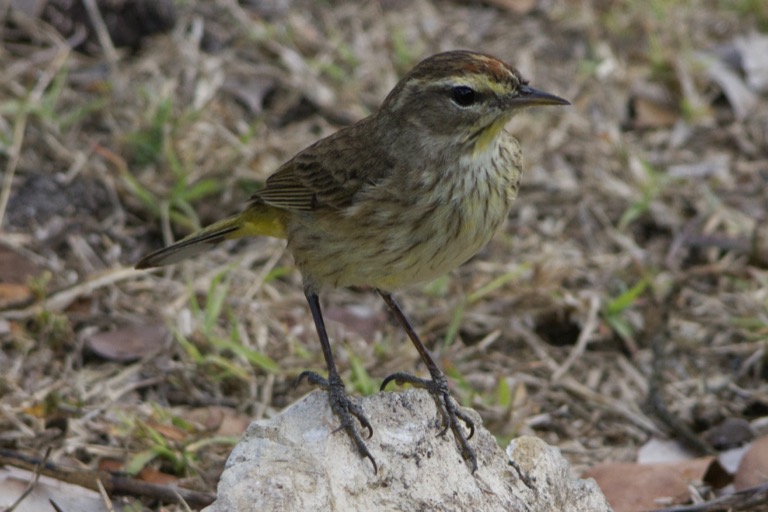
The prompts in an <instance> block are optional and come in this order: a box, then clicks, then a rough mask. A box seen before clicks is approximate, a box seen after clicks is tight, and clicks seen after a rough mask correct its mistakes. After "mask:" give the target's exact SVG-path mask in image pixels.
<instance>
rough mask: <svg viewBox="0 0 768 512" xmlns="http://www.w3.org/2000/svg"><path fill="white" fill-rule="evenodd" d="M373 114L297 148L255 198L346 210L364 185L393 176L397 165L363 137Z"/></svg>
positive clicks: (283, 204) (277, 203) (289, 207)
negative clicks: (310, 143) (313, 142)
mask: <svg viewBox="0 0 768 512" xmlns="http://www.w3.org/2000/svg"><path fill="white" fill-rule="evenodd" d="M371 119H372V118H370V117H369V118H366V119H364V120H362V121H360V122H359V123H358V124H356V125H354V126H351V127H349V128H345V129H342V130H340V131H338V132H336V133H335V134H333V135H331V136H330V137H327V138H325V139H322V140H320V141H318V142H316V143H315V144H313V145H312V146H309V147H308V148H306V149H304V150H303V151H301V152H300V153H298V154H297V155H296V156H295V157H293V158H292V159H291V160H289V161H288V162H286V163H285V164H283V165H282V166H281V167H280V168H279V169H278V170H277V171H276V172H275V173H274V174H272V175H271V176H270V177H269V178H267V181H266V183H265V186H264V188H263V189H262V190H260V191H258V192H257V193H256V194H254V196H253V197H252V199H253V200H254V201H260V202H263V203H266V204H269V205H272V206H275V207H277V208H284V209H287V210H298V211H302V210H304V211H307V210H315V209H318V208H334V209H342V208H345V207H347V206H349V205H351V204H354V201H355V198H356V197H357V196H358V194H359V192H360V191H361V190H362V189H364V188H366V187H369V186H371V185H375V184H376V183H378V182H379V181H380V180H381V179H383V178H384V177H386V176H389V175H390V173H391V171H392V167H393V166H392V165H391V164H390V162H389V159H388V158H386V157H385V156H384V153H383V152H381V151H378V150H377V148H375V146H374V145H373V144H372V143H371V138H370V137H366V136H365V132H366V131H367V130H368V129H369V127H370V122H371ZM350 130H354V131H355V133H351V132H350ZM350 135H352V136H350ZM365 155H367V157H366V156H365Z"/></svg>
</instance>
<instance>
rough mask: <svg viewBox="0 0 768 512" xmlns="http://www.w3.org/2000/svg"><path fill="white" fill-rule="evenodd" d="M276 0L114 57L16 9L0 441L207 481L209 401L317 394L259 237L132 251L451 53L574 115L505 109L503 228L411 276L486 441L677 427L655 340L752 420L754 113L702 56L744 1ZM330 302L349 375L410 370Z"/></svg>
mask: <svg viewBox="0 0 768 512" xmlns="http://www.w3.org/2000/svg"><path fill="white" fill-rule="evenodd" d="M493 3H494V4H496V3H502V2H493ZM524 4H526V2H517V3H516V2H510V3H509V5H519V6H524ZM265 5H266V3H265ZM276 5H277V6H276V7H273V8H267V7H263V8H262V9H263V10H262V11H259V10H257V9H255V8H249V7H244V6H239V5H237V4H236V3H235V2H234V0H216V1H213V2H194V1H187V2H184V3H182V4H181V5H180V6H179V16H180V17H179V22H178V24H177V27H176V29H175V30H174V31H173V33H172V34H170V35H167V36H158V37H155V38H153V39H151V40H148V41H145V42H144V46H143V49H142V50H139V51H138V52H137V53H136V54H134V55H128V54H118V55H117V57H118V58H117V60H116V61H113V62H107V60H105V58H104V57H102V56H100V55H98V56H85V55H81V54H78V53H75V52H71V51H69V50H68V49H67V47H66V45H65V44H63V42H62V40H61V38H60V36H58V35H57V34H55V33H54V32H53V31H52V30H50V28H48V27H46V26H45V25H43V24H41V23H38V22H34V21H28V22H27V23H28V26H26V33H27V34H28V37H27V39H25V40H22V41H19V40H17V41H8V40H6V43H5V46H4V48H2V49H1V50H0V69H3V70H4V72H3V76H2V77H0V98H2V100H1V101H0V165H2V167H3V169H4V182H3V185H2V186H3V189H2V192H3V194H5V195H6V196H7V197H8V199H9V201H8V203H7V208H5V209H4V216H3V218H2V224H0V226H1V227H2V231H0V232H1V233H2V240H3V246H4V247H6V248H10V249H12V250H13V251H14V252H16V253H18V254H20V255H21V256H22V257H21V259H18V258H16V257H15V258H16V259H13V266H12V267H9V265H5V266H4V263H3V261H5V260H0V273H2V275H0V284H2V285H4V288H2V290H0V291H2V292H3V293H2V294H0V297H2V298H3V299H4V300H5V301H6V304H5V306H4V309H3V310H2V311H0V340H2V352H0V361H1V364H2V367H3V369H4V371H3V375H2V377H0V393H1V395H0V396H2V406H1V407H2V409H1V411H2V414H0V446H2V447H6V448H13V449H16V450H21V451H27V452H30V453H42V452H43V451H44V450H45V448H46V447H48V446H53V448H54V451H53V454H52V456H51V458H52V460H54V461H57V462H61V463H77V464H84V465H86V466H89V467H95V466H96V465H97V464H98V463H99V461H100V460H101V459H103V458H114V459H118V460H119V461H122V462H124V463H126V465H128V467H129V469H138V468H140V467H142V466H143V465H145V464H144V463H145V462H146V461H147V460H149V462H148V463H146V465H148V466H150V467H154V468H156V469H160V470H162V471H164V472H167V473H172V474H174V475H176V476H178V477H180V478H182V479H183V480H184V482H185V483H187V484H189V485H191V486H193V487H196V488H198V489H204V490H208V491H213V490H215V482H216V476H217V474H218V472H219V471H220V470H221V468H222V466H223V462H224V460H225V457H226V455H227V453H228V450H229V449H230V447H231V443H232V442H233V440H234V439H236V437H234V436H236V433H234V432H227V431H219V434H221V436H222V437H218V438H214V439H213V440H211V436H212V431H211V430H210V429H208V430H206V428H207V427H206V426H208V427H210V422H211V421H212V420H211V419H210V417H211V416H212V415H213V412H212V411H214V406H224V407H225V408H226V410H228V411H237V412H238V413H241V414H242V415H244V416H243V417H244V418H259V417H264V416H270V415H272V414H275V413H276V412H277V411H279V410H280V409H281V408H282V407H284V406H285V405H287V404H289V403H290V402H292V401H293V400H295V399H297V398H298V397H299V396H300V395H301V394H302V393H305V392H306V388H300V389H293V388H292V381H293V379H294V378H295V376H296V375H297V374H298V373H299V372H300V371H302V370H304V369H307V368H312V369H321V368H323V367H324V364H323V362H322V355H321V352H320V347H319V344H318V343H317V342H316V338H315V334H314V329H313V326H312V322H311V318H310V316H309V314H308V312H307V309H306V306H305V304H304V298H303V295H302V293H301V286H300V276H299V275H298V273H297V272H296V271H295V270H292V267H291V260H290V257H289V256H288V255H286V254H284V252H283V244H282V243H281V242H279V241H274V240H255V241H252V242H249V243H247V244H246V243H240V244H237V245H229V246H226V247H222V248H217V249H216V250H215V251H212V252H211V253H210V255H209V256H208V257H206V258H200V259H198V260H195V261H189V262H185V263H183V264H180V265H178V266H176V267H174V268H172V269H169V270H166V271H164V272H161V273H151V274H148V273H143V272H134V271H132V270H126V268H127V267H130V265H131V264H132V263H133V262H135V261H136V260H137V259H138V257H139V256H141V255H143V254H144V253H146V252H147V251H149V250H151V249H154V248H157V247H159V246H160V245H161V244H163V243H164V242H167V241H169V240H170V239H171V238H172V237H174V238H175V237H179V236H181V235H183V234H186V233H187V232H189V231H190V229H192V228H193V227H195V226H199V225H201V224H206V223H208V222H210V221H212V220H214V219H216V218H217V217H219V216H221V215H223V214H225V213H230V212H234V211H236V210H238V208H239V207H240V206H241V205H242V204H243V203H244V201H245V200H246V199H247V197H248V196H249V194H250V192H251V191H252V190H254V189H255V188H257V187H258V186H259V183H260V182H261V181H262V180H263V179H264V178H265V177H266V176H267V175H268V174H269V173H270V172H272V171H273V170H274V169H275V168H276V167H277V166H278V165H279V164H280V163H281V162H283V161H284V160H286V159H287V158H289V157H290V156H291V155H292V154H293V153H295V152H296V151H298V150H299V149H301V148H303V147H304V146H306V145H308V144H309V143H311V142H313V141H315V140H317V139H318V138H320V137H322V136H325V135H328V134H330V133H332V132H333V131H335V130H336V129H338V128H339V127H340V126H343V125H344V124H345V123H348V122H350V121H353V120H355V119H358V118H361V117H363V116H365V115H366V114H368V113H370V112H371V111H372V110H374V109H375V108H376V106H377V105H378V103H379V102H380V101H381V100H382V99H383V97H384V96H385V95H386V93H387V92H388V91H389V89H390V88H391V87H392V86H393V85H394V84H395V82H396V81H397V78H398V76H400V75H401V74H402V73H403V72H404V71H405V70H407V69H408V68H409V67H410V66H411V65H413V64H414V63H415V62H417V61H418V60H419V59H420V58H422V57H423V56H425V55H428V54H430V53H433V52H436V51H439V50H445V49H451V48H472V49H477V50H482V51H486V52H488V53H492V54H495V55H497V56H499V57H501V58H504V59H507V60H509V61H511V62H514V63H516V64H517V65H518V66H519V67H520V68H521V70H522V71H523V73H524V74H525V75H526V76H527V77H529V78H530V79H531V83H532V84H534V85H536V86H540V87H542V88H544V89H545V90H548V91H551V92H553V93H556V94H559V95H561V96H563V97H566V98H569V99H571V100H572V101H573V104H574V105H573V107H572V108H569V109H541V110H534V111H531V112H528V113H526V114H525V115H521V116H520V117H519V118H517V119H515V120H514V122H513V123H512V125H511V127H510V129H511V130H512V131H513V132H514V133H515V134H516V135H518V138H519V139H520V141H521V144H522V146H523V148H524V150H525V156H526V162H527V175H526V176H525V180H524V184H523V188H522V191H521V194H520V198H519V200H518V202H517V203H516V206H515V208H514V210H513V212H512V215H511V217H510V220H509V222H508V224H507V226H506V228H505V229H504V231H503V232H501V233H499V234H498V235H497V236H496V238H495V239H494V240H493V241H492V242H491V243H490V245H489V246H488V247H487V248H486V249H485V250H484V251H483V252H482V254H480V255H479V256H478V257H476V258H475V259H473V260H472V261H471V262H470V263H469V264H467V265H465V266H464V267H462V268H461V269H459V270H458V271H456V272H454V273H453V274H452V275H451V276H449V277H446V278H444V279H441V280H439V281H437V282H435V283H431V284H429V285H426V286H423V287H420V288H417V289H413V290H407V291H403V292H401V293H400V298H401V301H402V304H403V306H404V308H405V310H406V311H408V312H409V313H410V315H411V317H412V319H413V321H414V322H415V324H416V325H418V326H420V331H421V332H422V333H423V336H424V338H425V339H426V340H428V341H429V344H430V346H431V348H432V350H433V351H434V352H435V354H436V355H437V356H438V358H439V360H440V361H441V362H442V364H443V365H444V367H445V368H446V369H447V371H448V372H449V374H450V375H451V376H452V377H454V383H455V384H456V386H455V388H456V389H455V391H456V396H457V397H459V399H460V401H462V402H463V403H464V404H465V405H468V406H472V407H474V408H476V409H477V410H478V411H479V412H480V413H481V415H482V416H483V418H484V421H485V423H486V425H487V426H488V427H489V429H490V430H491V431H492V432H493V433H495V434H496V435H497V436H498V437H499V439H500V440H501V441H502V442H503V441H505V440H507V439H509V438H512V437H514V436H517V435H519V434H523V433H533V434H534V435H537V436H540V437H542V438H543V439H544V440H546V441H547V442H549V443H552V444H555V445H558V446H560V447H562V448H563V450H564V452H565V453H566V454H567V456H568V457H569V458H570V460H571V461H572V462H574V463H575V464H576V467H577V468H583V467H584V466H587V465H590V464H593V463H594V462H596V461H603V460H631V459H632V458H633V455H634V453H635V451H636V448H637V446H638V445H640V444H642V443H643V442H644V441H645V440H647V439H648V437H649V435H652V434H656V433H660V432H665V431H666V427H665V426H664V424H663V423H662V422H660V421H659V420H658V419H657V418H656V417H655V415H654V414H653V413H652V412H651V411H649V409H648V408H647V407H646V406H645V404H646V401H647V395H648V391H649V383H650V379H651V375H652V366H653V365H652V359H653V358H652V351H651V343H652V341H653V340H654V338H655V339H656V340H657V342H658V345H657V348H658V349H659V350H660V351H662V353H663V365H662V366H661V369H662V372H661V375H662V377H663V378H662V382H663V387H662V396H663V399H664V401H665V402H666V404H667V406H668V407H669V409H670V410H671V411H672V412H673V413H674V414H675V415H676V416H678V417H679V418H681V419H682V420H683V421H684V422H685V423H686V424H688V425H689V426H690V427H691V428H692V429H693V430H694V431H696V432H702V431H704V430H706V429H707V428H710V427H712V426H714V425H717V424H718V423H720V422H721V421H722V420H723V419H725V418H731V417H737V418H744V419H746V420H748V421H752V422H753V425H754V426H755V427H756V428H763V427H765V426H766V422H765V421H761V418H762V419H763V420H764V418H765V417H766V415H767V414H768V413H767V412H766V411H768V386H766V382H765V381H766V372H767V371H768V370H767V369H766V365H765V343H766V340H768V271H766V262H768V251H766V246H768V243H765V242H766V240H768V235H767V234H766V232H765V230H764V228H762V225H763V223H764V222H765V221H766V214H767V213H768V207H767V206H766V205H768V192H767V190H768V187H766V182H767V181H768V139H767V135H766V133H768V105H766V103H768V102H767V101H766V97H765V95H763V96H762V97H759V98H758V102H759V103H758V106H757V107H755V108H753V109H752V111H751V113H750V114H749V115H747V116H746V117H745V118H743V119H739V118H737V117H736V116H735V115H734V113H733V110H732V109H731V108H730V106H729V103H728V102H727V101H726V100H725V99H724V98H723V96H722V93H721V92H720V89H719V88H718V87H717V85H716V84H715V83H714V82H713V81H712V79H711V78H709V76H708V75H707V72H706V69H705V67H704V66H702V64H701V60H700V59H698V57H697V55H699V54H700V53H701V52H711V51H713V50H714V49H715V48H716V47H717V46H718V45H723V44H727V43H729V42H730V41H732V39H733V38H734V37H737V36H742V35H745V34H748V33H749V32H750V31H753V30H762V31H766V29H767V28H768V12H766V9H765V8H764V6H762V4H761V2H754V1H752V2H750V1H749V0H741V1H739V0H732V1H715V0H708V1H704V0H701V1H694V0H691V1H682V0H680V1H675V2H661V1H658V2H650V3H648V2H635V1H632V0H613V1H611V0H584V1H581V2H575V1H566V0H559V1H554V2H538V7H536V8H534V9H533V11H531V12H529V13H527V14H525V15H523V14H517V13H515V12H514V11H513V10H503V9H500V8H496V7H491V6H488V5H485V4H483V3H480V2H474V1H467V2H436V1H435V2H433V1H428V0H417V1H415V2H401V1H398V0H389V1H380V2H371V3H367V4H365V6H363V7H360V6H357V5H356V4H355V3H352V2H322V3H320V5H318V3H316V2H311V1H304V0H294V1H287V2H276ZM7 37H9V36H7ZM659 93H660V94H661V96H662V98H661V101H657V99H658V97H659ZM648 98H651V100H652V101H646V100H647V99H648ZM659 105H661V106H659ZM630 107H632V108H630ZM647 108H655V109H656V110H654V111H652V112H651V113H650V114H649V113H648V111H647ZM632 110H634V111H635V113H632ZM2 197H3V196H0V199H2ZM2 205H3V202H2V201H0V206H2ZM761 229H762V231H761ZM754 237H757V239H758V241H761V243H763V246H762V249H760V250H759V251H753V250H752V247H751V245H750V244H751V241H752V240H753V238H754ZM246 248H247V250H245V249H246ZM6 252H7V251H6ZM4 254H5V253H4ZM22 260H23V261H25V263H24V264H23V265H22ZM9 261H11V260H9ZM212 283H213V284H212ZM11 284H15V285H17V286H16V287H15V288H14V287H9V286H6V285H11ZM8 290H10V291H8ZM11 293H16V294H17V295H11V299H8V296H9V294H11ZM324 301H325V304H326V311H327V313H328V316H329V317H330V318H332V319H335V320H336V321H332V322H331V324H332V325H331V334H332V336H333V341H334V346H335V352H336V355H337V358H338V363H339V365H340V367H341V369H342V371H343V375H344V377H345V379H346V381H347V383H348V386H349V387H350V388H354V389H355V390H356V391H357V392H363V393H371V392H373V391H374V390H375V389H376V387H377V384H378V382H380V381H381V379H382V377H383V376H385V375H386V374H388V373H390V372H392V371H395V370H414V369H415V370H417V371H418V366H417V363H416V361H417V356H416V353H415V351H413V350H412V348H411V347H410V344H409V343H407V342H406V341H405V340H404V336H403V334H402V333H401V332H400V330H399V329H398V328H397V326H396V325H395V323H394V322H393V320H392V319H390V318H388V316H387V314H386V312H385V308H384V305H383V304H382V303H381V301H380V300H378V298H377V297H376V296H374V295H373V294H372V293H370V292H369V291H365V290H338V291H333V292H330V293H327V294H326V295H325V297H324ZM136 326H149V327H148V329H147V330H144V331H139V333H138V334H137V333H136V331H134V330H133V329H136ZM113 331H117V332H127V334H126V338H125V339H123V338H120V339H119V341H115V338H114V336H116V335H106V336H104V335H103V333H105V332H113ZM99 336H101V339H103V340H105V343H106V344H107V346H109V347H111V350H114V349H115V345H120V344H122V343H127V342H128V341H126V340H134V338H136V337H137V336H138V337H140V338H142V339H144V340H145V341H146V339H150V340H151V342H152V343H151V345H150V346H143V347H140V348H139V349H137V350H136V354H137V355H139V356H140V357H141V359H140V360H139V361H138V362H135V361H134V362H120V361H117V360H114V359H115V358H111V359H112V360H110V358H106V359H105V358H103V357H99V356H98V355H95V354H94V352H93V350H92V344H93V340H94V337H96V339H100V338H99ZM659 340H661V341H659ZM238 347H244V348H238ZM273 362H276V363H277V364H276V365H273V364H272V363H273ZM193 409H196V410H197V416H195V415H193V414H191V412H190V411H191V410H193ZM216 410H219V409H216ZM201 411H202V412H201ZM206 415H207V419H206ZM232 417H236V415H232ZM241 421H242V420H241ZM206 422H208V423H206ZM214 423H215V422H214ZM761 426H762V427H761ZM213 431H215V428H214V429H213ZM171 433H173V434H171ZM229 434H231V435H232V436H233V437H226V436H227V435H229ZM204 440H208V441H207V442H202V441H204ZM142 457H144V458H142ZM152 506H157V505H156V504H153V505H152Z"/></svg>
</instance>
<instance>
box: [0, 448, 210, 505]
mask: <svg viewBox="0 0 768 512" xmlns="http://www.w3.org/2000/svg"><path fill="white" fill-rule="evenodd" d="M0 465H8V466H13V467H17V468H21V469H26V470H28V471H34V472H35V474H36V475H45V476H47V477H51V478H55V479H57V480H61V481H62V482H66V483H69V484H74V485H79V486H80V487H84V488H86V489H90V490H92V491H96V492H99V483H101V485H103V486H104V489H105V490H106V492H107V493H108V494H109V495H111V496H115V495H122V496H136V497H144V498H152V499H156V500H160V501H164V502H169V503H188V504H189V506H191V507H194V508H202V507H205V506H207V505H210V504H211V503H213V500H214V499H216V497H215V496H214V495H212V494H209V493H204V492H197V491H192V490H189V489H183V488H181V487H174V486H169V485H157V484H152V483H149V482H142V481H140V480H136V479H134V478H130V477H124V476H116V475H113V474H112V473H108V472H106V471H92V470H85V471H83V470H77V469H71V468H65V467H61V466H59V465H57V464H53V463H51V462H47V461H46V459H45V458H44V459H36V458H34V457H30V456H28V455H25V454H23V453H18V452H14V451H11V450H0Z"/></svg>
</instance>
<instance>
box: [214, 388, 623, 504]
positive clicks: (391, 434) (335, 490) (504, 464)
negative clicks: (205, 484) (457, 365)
mask: <svg viewBox="0 0 768 512" xmlns="http://www.w3.org/2000/svg"><path fill="white" fill-rule="evenodd" d="M358 403H359V404H360V405H361V407H362V408H363V410H364V411H365V413H366V414H367V416H368V419H369V420H370V421H371V424H372V425H373V429H374V431H373V437H372V438H371V439H369V440H367V444H368V447H369V449H370V450H371V453H372V454H373V456H374V458H375V459H376V461H377V463H378V465H379V471H378V474H374V472H373V466H372V465H371V463H370V461H368V459H364V458H361V457H360V456H359V455H358V453H357V451H356V450H355V449H354V447H353V445H352V443H351V441H350V440H349V439H348V437H347V435H346V434H345V433H344V432H339V431H335V429H336V428H337V426H338V420H337V419H336V417H334V416H333V414H332V413H331V411H330V408H329V406H328V399H327V396H326V394H325V393H324V392H319V391H318V392H314V393H311V394H309V395H307V396H306V397H304V398H303V399H302V400H300V401H299V402H297V403H295V404H293V405H292V406H291V407H289V408H288V409H286V410H285V411H283V412H282V413H281V414H279V415H278V416H276V417H274V418H272V419H270V420H261V421H256V422H254V423H252V424H251V425H250V427H249V428H248V430H247V431H246V433H245V435H244V437H243V439H242V440H241V442H240V443H239V444H238V445H237V446H236V447H235V449H234V450H233V451H232V454H231V455H230V457H229V460H228V461H227V466H226V469H225V470H224V473H223V474H222V476H221V481H220V482H219V492H218V498H217V500H216V502H215V503H213V504H212V505H211V506H210V507H208V508H206V509H205V512H225V511H226V512H233V511H240V512H242V511H251V510H253V511H256V510H258V511H264V510H280V511H286V512H290V511H320V510H322V511H327V510H333V511H340V512H345V511H361V510H365V511H390V510H391V511H403V512H410V511H413V512H416V511H431V510H440V511H497V510H498V511H505V512H514V511H526V512H563V511H573V512H587V511H588V512H601V511H610V510H611V509H610V507H609V506H608V504H607V502H606V501H605V498H604V497H603V494H602V492H601V491H600V489H599V488H598V487H597V485H596V484H595V482H594V481H593V480H580V479H578V478H575V477H574V476H573V475H572V474H571V473H570V468H569V466H568V463H567V462H566V461H565V459H564V458H563V457H562V455H560V452H559V450H557V449H556V448H553V447H550V446H548V445H547V444H546V443H544V442H543V441H541V440H539V439H537V438H534V437H521V438H518V439H516V440H515V441H513V442H512V443H510V446H509V447H508V448H507V453H506V454H505V452H504V450H502V449H501V448H499V446H498V445H497V444H496V440H495V439H494V438H493V436H492V435H491V434H490V433H489V432H488V431H487V430H485V429H484V428H483V427H482V425H481V424H480V417H479V416H478V415H477V413H475V412H474V411H471V410H467V411H468V412H469V413H470V414H472V417H473V418H474V419H475V422H476V425H477V430H476V432H475V435H474V436H473V437H472V439H471V440H470V443H471V445H472V446H473V447H474V449H475V451H476V453H477V462H478V469H477V472H476V473H475V474H472V473H471V472H470V468H469V466H468V465H467V464H466V463H465V462H464V461H463V460H462V458H461V454H460V453H459V450H458V448H457V445H456V443H455V441H454V438H453V436H452V435H451V433H450V432H449V433H447V434H446V435H444V436H440V435H438V434H439V432H440V426H439V417H438V413H437V409H436V407H435V403H434V401H433V400H432V397H431V396H430V395H429V394H428V393H427V392H426V391H424V390H419V389H409V390H406V391H403V392H395V393H378V394H376V395H373V396H369V397H362V398H359V399H358ZM510 460H512V461H513V462H514V466H513V465H512V464H510ZM515 466H516V467H517V468H518V469H519V470H520V471H521V474H522V476H523V477H522V478H521V476H520V474H518V472H517V470H516V469H515Z"/></svg>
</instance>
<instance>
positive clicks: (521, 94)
mask: <svg viewBox="0 0 768 512" xmlns="http://www.w3.org/2000/svg"><path fill="white" fill-rule="evenodd" d="M510 104H511V105H512V106H513V107H536V106H543V105H570V104H571V102H570V101H568V100H564V99H563V98H561V97H559V96H555V95H554V94H549V93H548V92H544V91H539V90H537V89H534V88H533V87H529V86H527V85H521V86H520V87H519V88H518V89H517V94H516V95H515V97H514V98H511V99H510Z"/></svg>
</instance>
